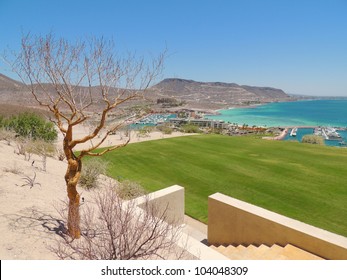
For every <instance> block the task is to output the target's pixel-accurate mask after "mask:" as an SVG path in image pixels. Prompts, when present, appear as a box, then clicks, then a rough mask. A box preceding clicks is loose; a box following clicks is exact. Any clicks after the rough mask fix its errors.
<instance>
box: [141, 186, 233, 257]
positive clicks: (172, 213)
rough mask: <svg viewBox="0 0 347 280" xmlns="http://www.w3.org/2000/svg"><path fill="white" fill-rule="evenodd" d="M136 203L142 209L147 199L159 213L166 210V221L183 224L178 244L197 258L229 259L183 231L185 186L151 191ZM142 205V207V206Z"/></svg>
mask: <svg viewBox="0 0 347 280" xmlns="http://www.w3.org/2000/svg"><path fill="white" fill-rule="evenodd" d="M135 201H136V202H135V203H136V204H137V205H138V207H139V208H140V209H139V210H140V211H142V210H141V208H142V207H143V205H144V203H146V201H147V202H148V201H149V203H153V204H154V205H155V206H156V207H158V209H159V211H158V212H159V213H162V212H163V211H164V210H165V211H166V215H165V217H166V222H167V223H175V224H177V225H178V226H180V227H181V226H182V233H181V236H180V238H179V239H178V240H177V242H176V245H177V246H178V247H180V248H184V250H185V251H186V252H188V253H189V254H191V256H193V258H195V259H201V260H228V258H227V257H225V256H224V255H222V254H221V253H219V252H217V251H215V250H213V249H211V248H209V247H207V246H206V245H205V244H202V243H201V242H200V241H198V240H195V239H194V238H192V237H191V236H190V235H189V234H186V233H184V232H183V229H184V224H183V223H184V188H183V187H181V186H178V185H174V186H171V187H168V188H165V189H162V190H159V191H156V192H153V193H150V194H149V195H148V196H147V197H146V196H143V197H139V198H137V199H135ZM141 206H142V207H141Z"/></svg>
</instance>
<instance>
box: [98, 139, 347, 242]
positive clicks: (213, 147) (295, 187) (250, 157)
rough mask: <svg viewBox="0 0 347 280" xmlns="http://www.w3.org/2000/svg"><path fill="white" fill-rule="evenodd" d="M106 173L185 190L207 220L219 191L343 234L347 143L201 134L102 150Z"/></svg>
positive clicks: (189, 203)
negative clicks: (210, 204) (339, 145)
mask: <svg viewBox="0 0 347 280" xmlns="http://www.w3.org/2000/svg"><path fill="white" fill-rule="evenodd" d="M103 159H105V160H107V161H109V163H110V166H109V167H110V168H109V175H111V176H113V177H115V178H118V179H130V180H134V181H137V182H139V183H140V184H142V185H143V186H144V187H145V188H147V189H148V190H150V191H155V190H158V189H161V188H165V187H168V186H171V185H174V184H178V185H181V186H183V187H184V188H185V194H186V213H187V214H188V215H190V216H192V217H194V218H197V219H199V220H201V221H203V222H207V197H208V196H209V195H211V194H213V193H216V192H220V193H223V194H226V195H230V196H232V197H235V198H238V199H241V200H244V201H246V202H249V203H253V204H256V205H258V206H261V207H264V208H266V209H269V210H272V211H275V212H277V213H280V214H283V215H286V216H289V217H292V218H294V219H297V220H300V221H303V222H305V223H308V224H312V225H314V226H317V227H320V228H323V229H327V230H329V231H332V232H335V233H338V234H341V235H344V236H347V149H341V148H340V149H339V148H333V147H324V146H315V145H310V144H299V143H289V142H280V141H266V140H262V139H255V138H251V137H227V136H218V135H199V136H191V137H180V138H171V139H166V140H157V141H149V142H143V143H137V144H131V145H128V146H127V147H125V148H122V149H119V150H116V151H114V152H112V153H109V154H107V155H106V156H104V157H103Z"/></svg>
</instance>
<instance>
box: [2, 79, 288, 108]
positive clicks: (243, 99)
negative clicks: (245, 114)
mask: <svg viewBox="0 0 347 280" xmlns="http://www.w3.org/2000/svg"><path fill="white" fill-rule="evenodd" d="M45 87H46V88H47V89H49V90H52V92H54V88H53V86H52V85H49V84H48V85H47V84H45ZM117 90H118V89H114V90H113V91H112V93H111V94H115V93H116V92H117ZM78 91H80V92H87V88H84V87H78ZM92 94H93V95H94V96H98V87H94V88H93V89H92ZM146 96H147V98H148V99H147V101H149V103H152V104H156V101H157V99H159V98H172V99H176V100H179V101H182V102H183V103H184V104H185V107H188V108H189V107H190V108H202V109H219V108H225V107H230V106H235V105H249V104H256V103H265V102H274V101H284V100H290V97H289V96H288V95H287V94H286V93H285V92H284V91H283V90H281V89H276V88H271V87H255V86H242V85H238V84H235V83H221V82H196V81H192V80H184V79H165V80H163V81H161V82H160V83H158V84H156V85H154V86H152V87H151V88H150V89H149V92H148V94H147V95H146ZM141 102H142V103H143V101H141ZM0 103H2V104H16V105H22V106H35V107H37V106H38V104H37V103H36V101H35V100H34V98H33V97H32V95H31V93H30V91H29V89H28V88H27V87H25V85H24V84H22V83H21V82H18V81H15V80H13V79H11V78H9V77H6V76H5V75H2V74H0ZM147 103H148V102H147ZM131 104H132V105H134V104H136V102H135V103H131ZM102 106H103V102H102V100H101V98H99V99H98V98H95V103H94V105H93V106H92V107H90V108H89V109H91V110H93V111H94V110H98V109H100V108H101V107H102Z"/></svg>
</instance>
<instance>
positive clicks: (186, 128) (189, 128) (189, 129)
mask: <svg viewBox="0 0 347 280" xmlns="http://www.w3.org/2000/svg"><path fill="white" fill-rule="evenodd" d="M180 130H181V131H182V132H184V133H200V132H201V131H200V128H199V127H198V126H196V125H192V124H185V125H182V126H181V129H180Z"/></svg>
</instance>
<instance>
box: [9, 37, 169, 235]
mask: <svg viewBox="0 0 347 280" xmlns="http://www.w3.org/2000/svg"><path fill="white" fill-rule="evenodd" d="M163 57H164V54H161V55H159V57H158V58H154V59H151V61H150V62H146V60H145V59H143V58H140V59H138V58H137V57H136V56H134V55H133V54H128V55H127V56H126V57H119V56H117V52H116V51H115V47H114V44H113V42H112V41H106V40H105V39H91V40H85V41H77V42H76V43H70V42H69V41H67V40H64V39H56V38H55V37H54V36H53V35H52V34H49V35H47V36H45V37H42V36H38V37H34V36H31V35H30V34H28V35H26V36H23V38H22V44H21V51H20V52H18V53H13V55H12V56H11V58H10V59H7V61H9V62H10V64H11V65H12V68H13V71H14V72H16V73H17V74H18V75H19V77H20V78H21V80H22V81H23V83H25V84H26V85H27V86H28V87H29V88H30V91H31V94H32V95H33V97H34V98H35V100H36V101H37V102H38V104H40V105H41V106H43V107H46V108H48V109H49V110H50V111H51V112H52V113H53V115H54V119H52V121H54V122H55V124H56V125H57V127H58V129H59V130H60V132H61V133H62V134H63V150H64V153H65V156H66V160H67V162H68V167H67V171H66V174H65V182H66V186H67V194H68V198H69V218H68V230H69V234H70V236H71V237H73V238H79V237H80V227H79V219H80V215H79V205H80V195H79V193H78V192H77V189H76V186H77V183H78V181H79V178H80V175H81V170H82V158H83V157H85V156H101V155H103V154H105V153H107V152H110V151H112V150H115V149H117V148H120V147H123V146H125V145H126V144H127V143H128V142H129V138H128V139H127V140H126V141H124V143H122V144H120V145H116V146H113V147H109V148H107V149H104V150H103V151H97V152H96V151H95V150H96V149H97V148H99V147H100V146H101V145H102V144H103V143H104V142H105V140H106V138H107V137H108V136H109V135H110V134H112V133H114V132H115V131H116V130H118V129H120V128H121V127H122V126H124V122H119V123H116V124H115V125H114V126H113V127H111V128H108V129H106V120H107V116H108V114H109V113H110V112H111V111H113V110H116V109H120V108H121V107H122V105H123V104H124V103H126V102H129V101H130V100H134V99H137V98H140V97H142V96H143V94H144V93H145V91H146V89H147V88H148V87H149V86H150V85H151V83H152V82H153V81H154V79H155V78H156V77H157V75H158V74H159V73H160V71H161V68H162V64H163ZM95 104H98V106H100V105H102V106H101V107H99V108H101V109H99V110H98V112H99V119H98V121H97V123H96V124H95V127H94V128H93V129H92V130H91V131H90V132H89V133H88V134H87V135H85V136H84V137H81V138H79V139H75V138H74V134H73V131H74V128H75V127H76V126H77V125H79V124H82V123H83V122H85V121H87V120H88V118H90V116H88V114H87V110H88V109H90V108H91V107H92V106H95ZM103 130H104V131H103ZM97 136H98V137H97ZM92 139H95V140H96V142H95V143H92V142H91V141H90V140H92ZM87 142H88V143H90V142H91V143H90V146H89V148H85V149H82V150H81V151H80V153H79V154H76V153H75V151H76V150H78V145H79V144H82V143H87Z"/></svg>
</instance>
